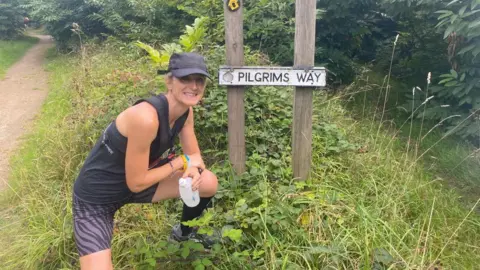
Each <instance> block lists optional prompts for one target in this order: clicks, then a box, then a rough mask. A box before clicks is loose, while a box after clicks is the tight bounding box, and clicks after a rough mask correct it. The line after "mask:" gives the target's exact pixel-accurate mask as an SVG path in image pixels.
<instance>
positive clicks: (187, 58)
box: [168, 53, 210, 78]
mask: <svg viewBox="0 0 480 270" xmlns="http://www.w3.org/2000/svg"><path fill="white" fill-rule="evenodd" d="M168 71H169V72H171V73H172V75H173V76H175V77H177V78H181V77H185V76H188V75H191V74H202V75H205V76H207V77H208V78H210V74H208V72H207V65H206V64H205V60H204V58H203V56H201V55H199V54H196V53H174V54H172V56H171V57H170V63H169V64H168Z"/></svg>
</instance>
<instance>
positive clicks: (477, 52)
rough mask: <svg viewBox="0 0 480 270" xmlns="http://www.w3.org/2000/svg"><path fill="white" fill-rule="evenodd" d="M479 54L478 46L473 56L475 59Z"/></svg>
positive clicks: (479, 48)
mask: <svg viewBox="0 0 480 270" xmlns="http://www.w3.org/2000/svg"><path fill="white" fill-rule="evenodd" d="M479 53H480V46H478V47H477V48H475V50H473V52H472V55H473V57H477V55H478V54H479Z"/></svg>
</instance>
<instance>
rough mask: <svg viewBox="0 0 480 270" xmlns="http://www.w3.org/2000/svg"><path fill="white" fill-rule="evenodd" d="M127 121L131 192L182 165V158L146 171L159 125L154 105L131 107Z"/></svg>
mask: <svg viewBox="0 0 480 270" xmlns="http://www.w3.org/2000/svg"><path fill="white" fill-rule="evenodd" d="M126 120H127V126H126V127H127V134H128V135H127V137H128V142H127V150H126V156H125V173H126V179H127V186H128V188H129V189H130V190H131V191H132V192H140V191H142V190H144V189H146V188H148V187H150V186H152V185H154V184H156V183H157V182H160V181H161V180H163V179H165V178H166V177H168V176H169V175H170V174H171V173H172V172H174V171H176V170H178V169H181V168H182V167H183V161H182V160H181V159H180V158H176V159H174V160H172V163H171V164H172V165H170V164H168V163H167V164H165V165H163V166H161V167H159V168H155V169H152V170H148V164H149V156H150V145H151V143H152V141H153V140H154V139H155V137H156V135H157V131H158V126H159V123H158V117H157V113H156V111H155V109H154V108H153V107H150V106H138V107H134V108H132V109H131V111H130V112H129V114H128V115H127V119H126ZM172 167H173V168H172Z"/></svg>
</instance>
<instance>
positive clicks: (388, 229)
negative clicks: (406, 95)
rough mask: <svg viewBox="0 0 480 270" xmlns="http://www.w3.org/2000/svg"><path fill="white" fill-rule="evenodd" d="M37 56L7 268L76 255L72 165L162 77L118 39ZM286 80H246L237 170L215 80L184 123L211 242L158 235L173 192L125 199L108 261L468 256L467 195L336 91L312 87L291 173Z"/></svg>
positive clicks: (440, 263)
mask: <svg viewBox="0 0 480 270" xmlns="http://www.w3.org/2000/svg"><path fill="white" fill-rule="evenodd" d="M205 54H206V55H207V56H208V57H207V59H208V61H209V63H210V65H209V68H211V69H212V71H214V70H216V69H217V68H218V65H219V64H222V63H223V61H224V59H223V56H224V55H225V52H224V48H223V47H211V48H209V51H207V52H205ZM246 55H248V56H249V57H247V59H246V64H248V65H254V64H257V65H258V64H263V63H259V61H260V60H258V59H261V58H259V56H260V55H258V54H256V53H255V52H249V53H247V54H246ZM262 61H263V60H262ZM49 70H50V71H51V78H50V86H51V92H50V94H49V96H48V99H47V102H46V103H45V105H44V107H43V111H42V114H41V116H40V118H39V119H38V120H37V122H36V127H35V131H34V132H33V133H32V134H31V135H30V136H28V137H27V138H26V142H25V144H24V145H23V147H22V149H21V150H20V151H19V152H18V154H17V155H16V156H15V157H14V158H13V160H12V163H13V168H12V175H11V178H10V181H9V183H10V188H9V189H8V190H7V192H5V193H2V194H0V196H1V197H0V209H3V210H2V212H1V213H0V226H1V228H2V229H1V233H0V241H7V242H2V243H1V244H2V246H3V247H4V248H3V249H2V250H1V251H0V264H2V265H4V266H5V268H6V269H70V268H77V267H78V254H77V252H76V249H75V245H74V241H73V231H72V218H71V191H72V185H73V182H74V180H75V177H76V175H77V173H78V170H79V168H80V166H81V164H82V162H83V160H84V159H85V157H86V155H87V154H88V151H89V150H90V149H91V147H92V146H93V144H94V142H95V141H96V139H97V137H98V136H99V134H100V132H101V131H102V130H103V128H105V126H106V125H107V123H108V122H110V121H111V120H113V119H114V117H115V116H116V115H117V114H118V113H119V112H120V111H121V110H123V109H125V108H126V107H128V106H129V105H131V104H133V102H134V101H135V100H136V99H138V98H140V97H145V96H148V95H151V94H154V93H159V92H162V91H163V84H162V78H161V77H159V76H156V74H155V71H154V70H152V69H151V67H150V64H149V62H148V60H147V59H146V58H145V57H143V53H142V52H141V51H140V50H138V49H136V48H135V47H134V46H132V45H125V44H122V43H116V42H107V43H106V44H105V45H104V46H102V47H97V46H94V45H91V46H87V47H86V49H85V51H84V53H83V54H82V57H81V58H80V57H66V56H58V55H57V56H51V58H50V63H49ZM211 74H215V72H211ZM362 87H365V88H368V87H369V85H363V86H362ZM370 87H372V91H378V90H379V89H378V88H375V86H370ZM365 88H362V89H365ZM360 90H361V89H360ZM292 93H293V91H292V89H288V88H276V87H257V88H248V90H247V92H246V110H245V111H246V141H247V156H248V160H247V172H246V173H245V174H243V175H241V176H237V175H235V174H234V173H233V171H232V168H231V167H230V165H229V163H228V162H227V161H226V158H227V157H228V154H227V152H226V149H227V136H226V135H227V133H226V132H227V122H228V118H227V105H226V104H227V102H226V89H224V88H221V87H218V86H217V85H216V84H215V83H212V84H210V85H209V86H208V87H207V93H206V96H205V98H204V100H203V102H202V104H201V105H200V106H199V107H198V108H196V109H195V112H196V119H195V125H196V132H197V136H198V138H199V142H200V145H201V148H202V151H203V155H204V156H205V160H206V163H207V165H208V167H209V168H210V169H211V170H212V171H213V172H215V173H216V174H217V175H218V177H219V179H220V189H219V192H218V194H217V196H216V198H215V200H214V206H213V208H212V209H210V210H209V211H208V212H206V213H205V215H204V216H203V217H202V218H200V219H199V220H197V221H193V222H191V225H202V229H203V230H205V231H207V232H209V231H212V229H213V228H216V229H219V230H221V231H222V233H223V238H222V239H223V241H222V243H220V244H219V245H216V246H215V247H214V248H213V250H212V251H211V252H210V253H207V254H205V253H201V252H199V251H198V249H199V247H198V245H196V244H194V243H187V244H185V245H182V246H180V245H177V244H172V243H168V242H167V241H166V240H167V237H168V235H169V233H170V229H171V226H172V225H173V224H174V223H176V222H178V220H179V218H180V209H181V202H180V201H179V200H171V201H166V202H161V203H158V204H155V205H127V206H125V207H123V208H122V209H121V210H120V211H119V212H118V213H117V215H116V217H115V229H114V237H113V242H112V253H113V260H114V264H115V268H116V269H179V268H190V267H192V268H195V269H205V268H207V269H434V267H437V268H438V269H440V268H445V269H473V268H475V267H477V264H478V261H479V260H480V255H479V254H480V247H479V246H478V243H479V242H480V218H479V217H478V215H475V214H472V213H471V212H472V211H473V209H474V207H472V208H470V209H465V207H464V206H463V205H462V204H461V203H460V202H459V199H458V198H459V195H458V194H457V193H456V192H455V191H454V190H452V189H448V188H445V187H444V186H443V185H442V184H441V181H440V180H439V179H438V178H437V177H436V176H435V175H434V174H433V173H432V172H430V171H428V170H425V168H424V166H423V164H421V163H420V162H419V161H418V160H416V158H415V157H418V155H417V156H415V155H412V154H406V153H405V144H404V143H403V142H402V140H401V139H399V138H398V137H397V136H396V135H395V134H396V130H397V129H395V128H394V126H390V128H389V127H385V125H380V126H379V124H378V123H377V121H376V119H372V118H370V117H359V115H352V114H351V113H350V112H349V111H347V110H346V109H345V108H346V107H345V106H344V101H343V100H342V99H339V98H335V97H334V98H331V97H330V96H328V95H326V94H325V93H324V92H316V93H315V99H314V106H315V109H314V118H313V119H312V121H313V124H314V132H313V151H312V152H313V159H312V174H311V177H310V179H309V180H308V181H305V182H299V181H295V180H293V176H292V170H291V146H290V143H291V141H290V136H291V119H292V104H293V97H292ZM369 109H370V107H365V108H364V111H368V110H369ZM410 153H411V152H410Z"/></svg>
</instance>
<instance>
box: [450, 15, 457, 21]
mask: <svg viewBox="0 0 480 270" xmlns="http://www.w3.org/2000/svg"><path fill="white" fill-rule="evenodd" d="M457 18H458V15H457V14H455V15H452V17H451V18H450V23H454V22H455V20H456V19H457Z"/></svg>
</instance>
